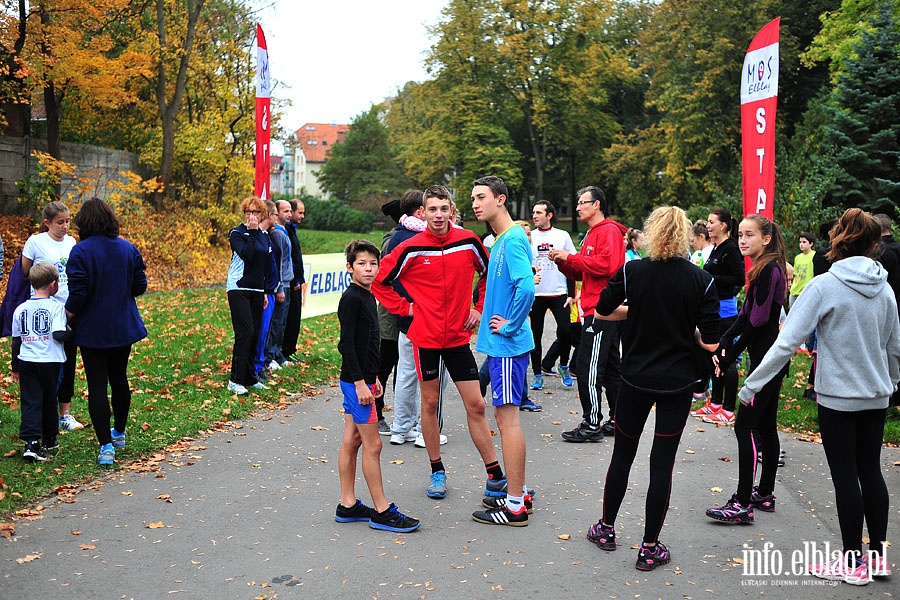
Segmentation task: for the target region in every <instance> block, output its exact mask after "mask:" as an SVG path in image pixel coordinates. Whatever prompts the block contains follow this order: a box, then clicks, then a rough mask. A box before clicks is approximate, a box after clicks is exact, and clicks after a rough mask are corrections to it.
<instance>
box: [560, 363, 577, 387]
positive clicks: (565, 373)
mask: <svg viewBox="0 0 900 600" xmlns="http://www.w3.org/2000/svg"><path fill="white" fill-rule="evenodd" d="M559 376H560V377H562V383H563V385H564V386H566V387H572V384H573V383H575V382H574V381H572V372H571V371H570V370H569V367H563V366H560V367H559Z"/></svg>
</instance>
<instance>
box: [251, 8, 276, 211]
mask: <svg viewBox="0 0 900 600" xmlns="http://www.w3.org/2000/svg"><path fill="white" fill-rule="evenodd" d="M271 90H272V82H271V80H270V79H269V51H268V50H267V49H266V36H265V35H264V34H263V30H262V27H261V26H260V25H257V26H256V179H255V185H254V186H253V195H254V196H256V197H257V198H261V199H262V200H268V199H269V196H270V195H271V194H270V193H269V177H270V173H271V170H270V159H269V149H270V142H271V132H270V130H269V126H270V125H271V122H272V119H271V113H270V109H271V106H270V102H271V101H270V93H271Z"/></svg>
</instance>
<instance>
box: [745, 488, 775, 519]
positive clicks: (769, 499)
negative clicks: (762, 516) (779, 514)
mask: <svg viewBox="0 0 900 600" xmlns="http://www.w3.org/2000/svg"><path fill="white" fill-rule="evenodd" d="M750 506H752V507H753V508H758V509H759V510H761V511H763V512H775V494H768V495H766V496H762V495H760V493H759V486H758V485H756V486H753V492H751V493H750Z"/></svg>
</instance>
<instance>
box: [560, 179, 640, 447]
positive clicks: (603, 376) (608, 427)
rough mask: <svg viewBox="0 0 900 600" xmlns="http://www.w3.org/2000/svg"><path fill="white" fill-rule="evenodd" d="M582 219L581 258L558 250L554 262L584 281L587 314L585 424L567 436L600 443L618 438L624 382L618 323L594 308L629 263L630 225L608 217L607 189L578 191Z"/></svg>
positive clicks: (582, 387) (582, 371)
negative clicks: (603, 400)
mask: <svg viewBox="0 0 900 600" xmlns="http://www.w3.org/2000/svg"><path fill="white" fill-rule="evenodd" d="M577 210H578V218H579V220H580V221H582V222H584V223H587V225H588V227H589V229H588V232H587V235H586V236H585V238H584V242H582V244H581V250H580V251H579V252H578V253H577V254H570V253H569V252H566V251H565V250H561V249H557V248H554V249H553V250H551V251H550V258H551V260H553V261H555V262H556V264H557V265H558V266H559V270H560V271H561V272H562V273H563V274H564V275H566V276H567V277H571V278H572V279H575V280H581V282H582V283H581V310H582V311H583V313H584V323H583V325H582V327H583V329H582V334H581V343H580V345H579V346H578V364H577V365H576V367H577V368H576V372H577V373H578V396H579V399H580V400H581V407H582V409H583V412H584V414H583V419H582V422H581V424H580V425H579V426H578V427H576V428H575V429H573V430H571V431H564V432H563V433H562V438H563V439H564V440H565V441H567V442H576V443H578V442H601V441H603V437H604V434H605V435H614V434H615V417H616V399H617V398H618V396H619V384H620V382H621V375H620V370H619V369H620V365H621V357H620V355H619V324H618V323H616V322H614V321H602V320H599V319H596V318H595V314H594V308H595V307H596V306H597V300H598V299H599V298H600V292H602V291H603V289H604V288H606V284H607V283H609V280H610V278H611V277H612V276H613V275H614V274H615V273H616V271H618V270H619V269H620V268H622V265H623V264H625V242H624V236H625V232H626V231H627V229H626V228H625V226H623V225H621V224H620V223H617V222H615V221H613V220H612V219H609V218H607V216H606V215H607V214H608V213H609V201H608V200H607V199H606V195H605V194H604V193H603V190H601V189H600V188H598V187H596V186H589V187H586V188H584V189H581V190H579V191H578V208H577ZM604 387H605V388H606V401H607V402H608V403H609V420H608V421H607V422H606V423H603V425H602V426H601V424H600V421H601V420H602V419H603V413H602V412H601V411H600V397H601V394H602V392H603V388H604Z"/></svg>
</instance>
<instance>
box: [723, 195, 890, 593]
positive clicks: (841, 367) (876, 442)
mask: <svg viewBox="0 0 900 600" xmlns="http://www.w3.org/2000/svg"><path fill="white" fill-rule="evenodd" d="M830 237H831V240H832V243H831V250H830V251H829V252H828V259H829V260H830V261H832V262H833V265H832V267H831V270H830V271H828V272H827V273H825V274H822V275H819V276H817V277H815V278H813V279H812V281H810V282H809V283H808V284H807V287H806V288H805V289H804V292H803V294H802V295H801V296H800V297H799V298H798V299H797V302H796V303H795V304H794V307H793V308H792V309H791V312H790V313H789V314H788V317H787V320H786V321H785V323H784V328H783V329H782V330H781V333H780V334H779V335H778V338H777V339H776V341H775V344H774V345H773V346H772V347H771V349H770V350H769V351H768V352H767V353H766V356H765V358H763V360H762V362H761V363H760V364H759V366H758V367H757V368H756V370H755V371H753V373H752V374H751V375H750V376H749V377H748V378H747V380H746V381H745V382H744V387H743V389H742V390H741V391H740V393H739V397H740V399H741V402H743V403H746V402H749V401H750V398H752V397H753V395H754V394H756V393H757V392H759V390H760V389H762V387H763V385H765V383H766V382H767V381H769V380H770V379H771V378H772V377H774V376H775V375H776V374H777V373H778V372H779V371H780V370H781V368H782V367H783V366H784V365H785V363H786V362H787V361H788V360H789V359H790V357H791V356H792V355H793V354H794V352H795V351H796V349H797V347H799V345H800V344H801V343H802V342H803V340H804V339H805V338H806V337H807V335H808V332H810V331H812V330H813V329H815V330H816V331H817V333H818V335H819V357H818V368H817V370H816V381H815V384H816V391H817V392H818V400H817V402H818V411H819V431H820V433H821V435H822V445H823V447H824V449H825V456H826V458H827V460H828V467H829V469H830V470H831V478H832V481H833V482H834V491H835V498H836V501H837V511H838V521H839V523H840V527H841V538H842V542H843V550H844V551H843V554H842V556H840V557H839V558H837V559H836V560H834V561H833V562H830V563H827V564H819V565H810V567H809V570H810V572H811V573H812V574H813V575H815V576H817V577H820V578H823V579H830V580H839V581H844V582H845V583H850V584H853V585H865V584H866V583H868V582H869V580H870V579H871V577H872V576H875V577H879V576H888V575H890V563H889V562H888V560H887V557H886V556H885V554H884V541H885V536H886V535H887V522H888V501H889V500H888V491H887V486H886V485H885V482H884V476H883V475H882V473H881V445H882V439H883V437H884V420H885V414H886V411H887V407H888V400H889V398H890V396H891V394H892V393H893V392H894V390H895V389H896V387H897V382H898V381H900V321H898V318H897V301H896V299H895V297H894V293H893V291H892V290H891V288H890V286H888V285H887V272H886V271H885V270H884V269H883V268H882V266H881V265H880V264H878V263H877V262H875V261H874V260H873V259H872V258H871V257H872V256H877V254H878V252H879V243H880V240H881V228H880V227H879V225H878V223H877V222H876V221H875V219H874V218H873V217H872V216H871V215H869V214H868V213H865V212H863V211H862V210H861V209H859V208H850V209H847V211H846V212H844V214H843V216H841V218H840V219H839V220H838V222H837V224H836V225H835V226H834V228H833V229H832V230H831V234H830ZM863 517H865V520H866V524H867V526H868V530H869V540H870V541H869V553H868V555H867V556H866V557H865V558H864V557H863V554H862V525H863Z"/></svg>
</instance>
